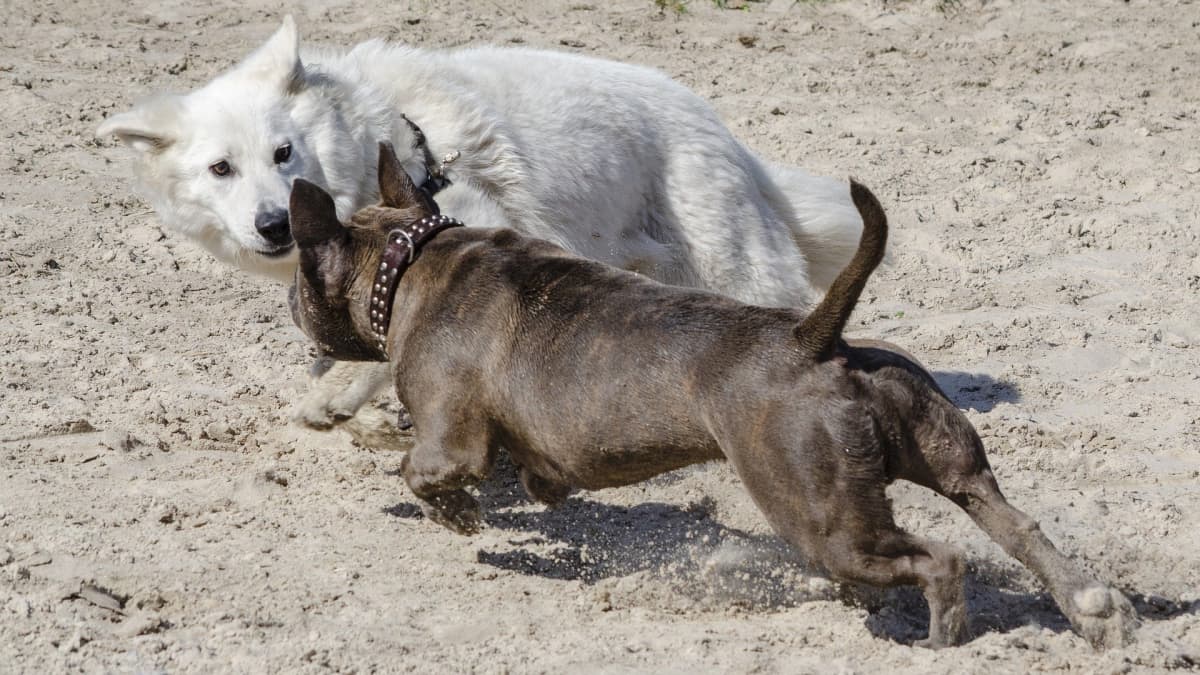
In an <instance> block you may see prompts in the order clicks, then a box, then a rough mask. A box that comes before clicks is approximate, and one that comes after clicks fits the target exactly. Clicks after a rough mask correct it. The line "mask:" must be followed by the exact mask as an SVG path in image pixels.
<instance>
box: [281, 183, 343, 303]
mask: <svg viewBox="0 0 1200 675" xmlns="http://www.w3.org/2000/svg"><path fill="white" fill-rule="evenodd" d="M288 211H289V216H288V217H289V218H290V219H291V226H292V237H293V238H294V239H295V240H296V246H298V247H299V249H300V270H301V272H303V273H304V276H305V277H306V278H307V279H308V281H309V283H311V284H312V285H313V286H315V287H317V288H319V289H321V290H322V292H323V293H325V294H326V295H329V294H330V293H336V292H337V291H338V290H339V289H340V285H341V281H342V279H343V277H344V276H345V270H346V267H347V263H346V262H345V261H344V260H343V258H344V257H345V255H346V253H347V250H346V249H347V247H348V245H349V241H350V232H349V230H347V229H346V228H345V227H344V226H343V225H342V224H341V223H340V222H339V221H338V217H337V206H336V205H335V204H334V203H333V198H332V197H330V196H329V193H327V192H325V191H324V190H322V189H321V188H320V187H318V186H316V185H313V184H312V183H310V182H308V181H306V180H304V179H303V178H297V179H296V180H295V182H293V183H292V196H291V199H290V200H289V203H288Z"/></svg>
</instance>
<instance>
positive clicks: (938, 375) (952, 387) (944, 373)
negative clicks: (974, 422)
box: [933, 370, 1021, 413]
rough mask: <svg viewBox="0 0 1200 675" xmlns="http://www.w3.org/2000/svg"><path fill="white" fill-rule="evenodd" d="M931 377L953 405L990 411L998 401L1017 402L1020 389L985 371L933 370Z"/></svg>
mask: <svg viewBox="0 0 1200 675" xmlns="http://www.w3.org/2000/svg"><path fill="white" fill-rule="evenodd" d="M933 379H934V380H936V381H937V383H938V386H939V387H941V388H942V391H944V392H946V395H947V396H949V397H950V400H951V401H954V405H956V406H958V407H959V408H962V409H967V408H974V409H975V410H978V411H979V412H984V413H986V412H991V411H992V408H995V407H996V405H997V404H998V403H1017V402H1018V401H1020V400H1021V390H1020V389H1019V388H1018V387H1017V385H1016V384H1015V383H1013V382H1006V381H1004V380H997V379H995V378H993V377H992V376H991V375H987V374H985V373H965V372H960V371H954V370H935V371H933Z"/></svg>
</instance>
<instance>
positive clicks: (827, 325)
mask: <svg viewBox="0 0 1200 675" xmlns="http://www.w3.org/2000/svg"><path fill="white" fill-rule="evenodd" d="M850 197H851V199H853V200H854V206H855V207H856V208H857V209H858V214H859V215H860V216H862V221H863V230H862V237H861V238H860V239H859V241H858V250H857V251H856V252H855V253H854V257H853V258H852V259H851V260H850V264H849V265H846V268H845V269H843V270H842V272H841V274H839V275H838V276H837V279H835V280H834V281H833V285H832V286H830V287H829V292H828V293H826V294H825V299H824V300H822V301H821V304H819V305H817V308H816V309H815V310H813V313H812V314H809V315H808V316H807V317H806V318H805V319H804V321H802V322H800V325H799V326H798V327H797V328H796V339H798V340H799V341H800V350H801V352H803V353H804V354H805V355H806V356H808V357H809V358H811V359H813V360H814V361H823V360H825V359H828V358H829V357H830V356H832V355H833V349H834V346H835V345H836V344H837V339H838V338H839V337H841V335H842V330H843V329H844V328H845V327H846V322H847V321H849V320H850V312H852V311H854V305H855V304H856V303H857V302H858V296H859V295H861V294H862V290H863V287H864V286H866V285H867V277H869V276H871V272H873V271H875V268H876V267H877V266H878V265H879V262H880V261H881V260H883V252H884V248H885V247H886V246H887V229H888V225H887V216H886V215H885V214H884V212H883V207H882V206H880V205H879V200H878V199H875V195H873V194H871V191H870V190H868V189H867V188H866V187H865V186H863V185H862V184H860V183H858V182H856V181H855V180H853V179H851V180H850Z"/></svg>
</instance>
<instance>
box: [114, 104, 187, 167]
mask: <svg viewBox="0 0 1200 675" xmlns="http://www.w3.org/2000/svg"><path fill="white" fill-rule="evenodd" d="M180 107H181V106H180V102H179V97H178V96H176V95H174V94H164V95H161V96H156V97H154V98H151V99H149V100H146V101H143V102H141V103H139V104H137V105H136V106H134V107H133V110H130V111H129V112H123V113H119V114H116V115H113V116H111V117H109V118H108V119H106V120H104V121H103V122H102V123H101V124H100V126H99V127H97V128H96V137H97V138H107V137H108V136H113V135H115V136H116V137H117V140H119V141H121V142H122V143H124V144H125V145H127V146H129V147H131V148H133V149H134V150H137V151H138V152H141V153H156V152H160V151H162V150H164V149H166V148H167V147H168V146H170V145H171V144H172V143H174V142H175V138H176V135H177V128H178V123H179V114H180Z"/></svg>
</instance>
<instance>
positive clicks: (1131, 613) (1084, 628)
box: [1071, 585, 1138, 649]
mask: <svg viewBox="0 0 1200 675" xmlns="http://www.w3.org/2000/svg"><path fill="white" fill-rule="evenodd" d="M1071 600H1072V601H1073V602H1074V603H1075V607H1076V608H1077V609H1078V613H1077V614H1076V615H1075V616H1073V617H1071V623H1073V624H1075V628H1076V630H1078V631H1079V634H1080V635H1082V636H1083V638H1084V639H1085V640H1087V641H1088V642H1090V643H1091V645H1092V646H1093V647H1095V648H1096V649H1112V648H1114V647H1124V646H1125V645H1128V644H1130V643H1131V642H1133V633H1134V631H1135V630H1137V626H1138V618H1137V611H1136V610H1134V608H1133V605H1132V604H1130V602H1129V600H1128V599H1127V598H1126V597H1125V596H1124V594H1122V593H1121V592H1120V591H1118V590H1116V589H1113V588H1109V587H1107V586H1100V585H1096V586H1090V587H1088V588H1085V589H1083V590H1081V591H1076V593H1075V595H1074V596H1073V597H1072V598H1071Z"/></svg>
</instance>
